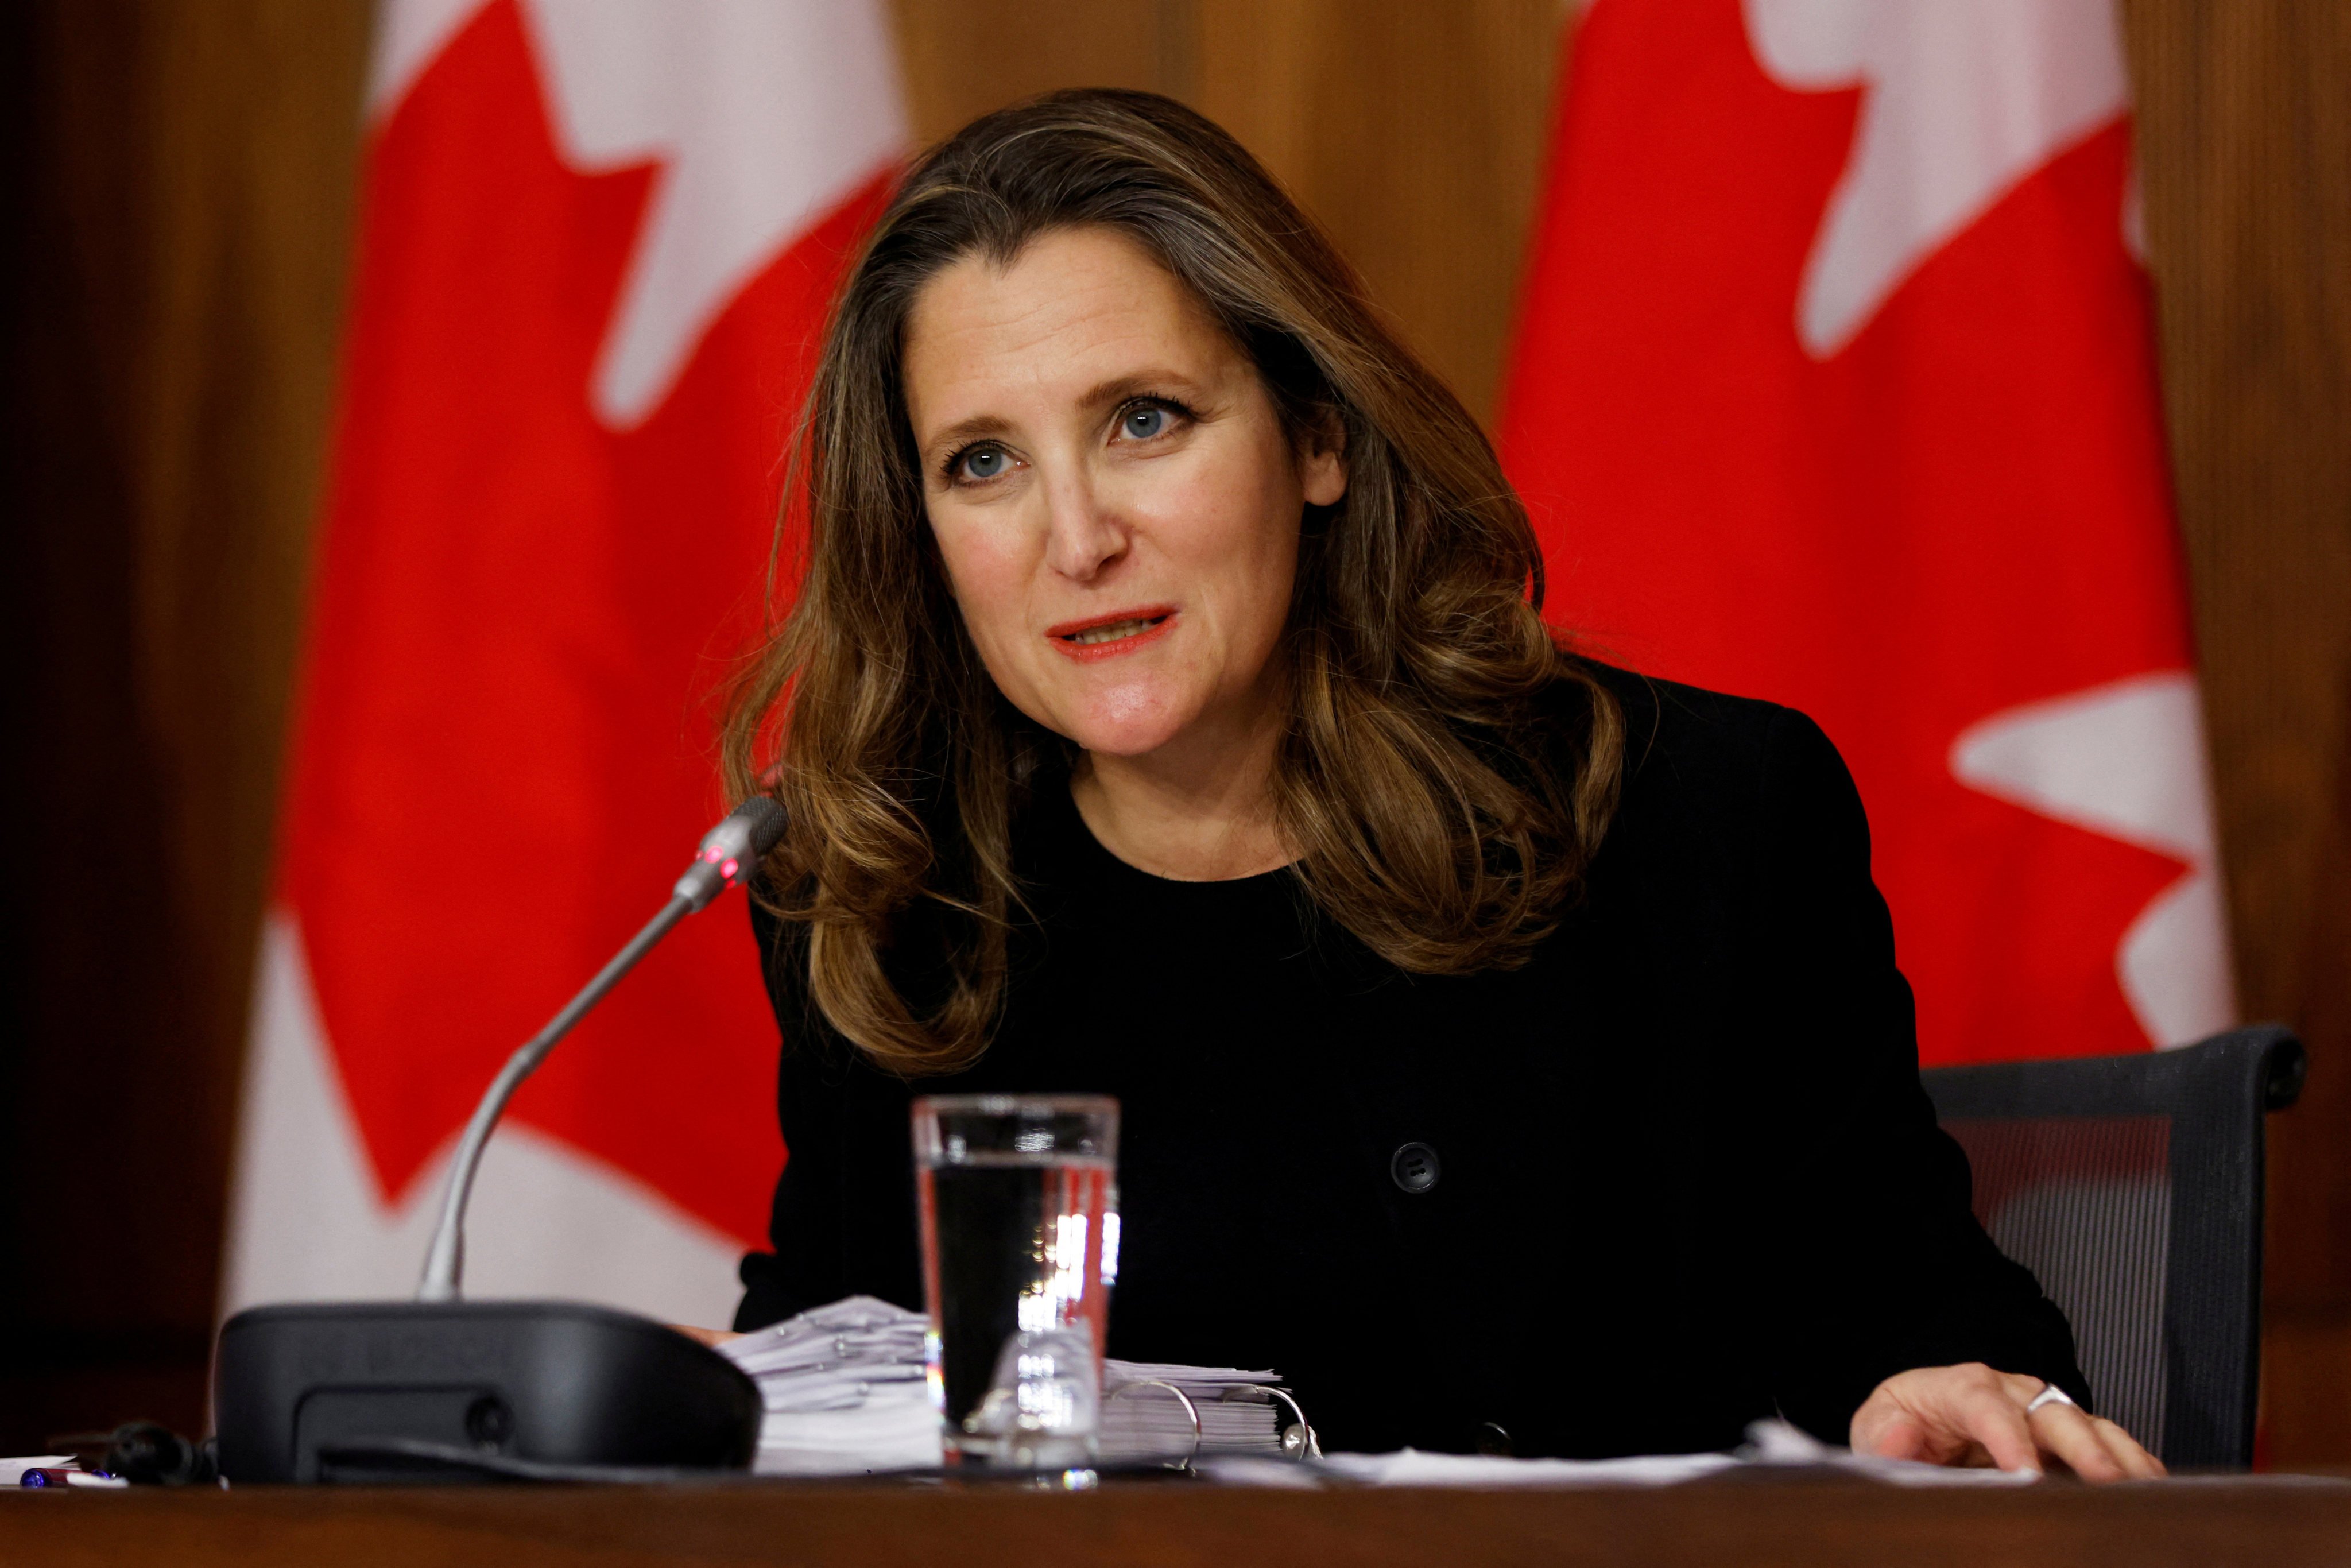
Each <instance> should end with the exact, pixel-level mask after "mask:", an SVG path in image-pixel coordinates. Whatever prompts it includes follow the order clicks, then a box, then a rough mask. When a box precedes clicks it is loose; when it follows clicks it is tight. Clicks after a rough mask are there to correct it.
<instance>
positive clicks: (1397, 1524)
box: [0, 1473, 2351, 1568]
mask: <svg viewBox="0 0 2351 1568" xmlns="http://www.w3.org/2000/svg"><path fill="white" fill-rule="evenodd" d="M82 1563H109V1564H114V1563H159V1564H172V1565H173V1568H206V1565H209V1564H214V1563H221V1564H226V1563H237V1564H253V1563H259V1564H271V1563H301V1564H304V1565H305V1568H313V1565H316V1568H373V1565H375V1564H379V1563H386V1564H388V1563H399V1564H438V1563H496V1564H498V1565H499V1568H538V1565H541V1564H566V1565H569V1564H581V1565H583V1568H584V1565H590V1564H592V1565H594V1568H628V1565H632V1564H639V1563H643V1564H653V1563H664V1564H704V1563H707V1564H720V1563H825V1564H832V1563H840V1564H855V1565H856V1568H895V1565H897V1564H902V1563H903V1564H909V1565H913V1564H920V1565H922V1568H962V1565H965V1564H968V1565H970V1568H992V1565H996V1564H1014V1563H1019V1564H1024V1565H1026V1564H1041V1563H1137V1564H1149V1565H1153V1568H1160V1565H1175V1564H1184V1565H1186V1568H1193V1565H1197V1568H1237V1565H1238V1564H1242V1563H1282V1564H1293V1565H1299V1568H1311V1565H1317V1564H1324V1563H1383V1564H1388V1563H1393V1564H1405V1565H1411V1568H1455V1565H1474V1564H1485V1563H1609V1564H1625V1565H1631V1564H1646V1563H1701V1564H1707V1565H1708V1568H1715V1565H1719V1564H1736V1563H1791V1564H1805V1565H1808V1568H1809V1565H1813V1564H1829V1565H1834V1564H1842V1563H1869V1564H1892V1565H1894V1568H1936V1565H1938V1564H1945V1563H1949V1564H1954V1565H1957V1564H1966V1565H1967V1568H1982V1565H1985V1564H2003V1565H2005V1564H2011V1563H2016V1564H2025V1563H2064V1564H2069V1565H2072V1564H2101V1563H2111V1564H2115V1565H2116V1568H2157V1565H2159V1564H2168V1563H2199V1564H2202V1563H2258V1564H2262V1565H2263V1568H2291V1565H2294V1564H2302V1563H2330V1564H2351V1481H2345V1480H2343V1479H2333V1478H2328V1479H2310V1480H2307V1481H2296V1480H2294V1479H2283V1478H2264V1479H2252V1480H2247V1479H2211V1480H2199V1479H2188V1480H2175V1481H2169V1482H2162V1483H2154V1484H2148V1485H2141V1486H2122V1487H2113V1488H2107V1489H2101V1490H2093V1489H2090V1488H2087V1487H2083V1486H2079V1485H2075V1484H2072V1483H2070V1482H2064V1481H2049V1482H2043V1484H2041V1485H2039V1486H2036V1487H2032V1488H2026V1489H2015V1490H2010V1489H1965V1490H1958V1489H1938V1490H1923V1489H1922V1490H1899V1489H1896V1488H1893V1487H1886V1486H1881V1485H1876V1484H1874V1483H1871V1482H1868V1481H1863V1480H1855V1479H1844V1478H1824V1477H1821V1476H1817V1475H1804V1474H1793V1475H1791V1474H1784V1473H1783V1474H1778V1475H1772V1476H1768V1477H1761V1478H1758V1477H1753V1476H1741V1477H1736V1478H1728V1479H1713V1480H1707V1481H1701V1482H1697V1483H1693V1484H1690V1485H1686V1486H1680V1487H1673V1488H1667V1489H1661V1490H1629V1489H1627V1490H1589V1491H1472V1490H1441V1491H1439V1490H1390V1491H1372V1490H1319V1491H1288V1490H1243V1489H1239V1488H1227V1487H1215V1486H1209V1485H1207V1484H1204V1483H1189V1482H1183V1481H1170V1482H1166V1483H1134V1484H1113V1485H1110V1486H1106V1487H1104V1488H1103V1489H1102V1490H1099V1491H1096V1492H1092V1493H1087V1494H1078V1495H1055V1494H1038V1493H1023V1492H1018V1491H1012V1490H1002V1489H998V1488H988V1487H969V1488H962V1489H947V1488H940V1487H929V1488H915V1487H904V1486H893V1487H885V1486H880V1485H875V1486H867V1487H846V1486H810V1485H804V1484H803V1485H791V1484H757V1485H737V1486H714V1487H706V1488H689V1487H674V1488H661V1489H632V1488H601V1487H600V1488H585V1487H583V1488H518V1487H517V1488H496V1489H488V1488H485V1489H470V1488H469V1489H415V1490H357V1489H353V1490H330V1489H315V1490H297V1489H283V1490H278V1489H259V1488H255V1489H246V1490H238V1491H235V1492H218V1491H212V1492H162V1491H144V1490H139V1491H128V1492H125V1491H93V1490H72V1491H52V1492H26V1493H23V1494H20V1495H16V1496H10V1497H5V1498H0V1564H5V1568H19V1565H20V1564H21V1565H24V1568H33V1565H35V1564H38V1565H41V1568H75V1565H78V1564H82Z"/></svg>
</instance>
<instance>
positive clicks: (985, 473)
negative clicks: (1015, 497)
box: [963, 446, 1004, 479]
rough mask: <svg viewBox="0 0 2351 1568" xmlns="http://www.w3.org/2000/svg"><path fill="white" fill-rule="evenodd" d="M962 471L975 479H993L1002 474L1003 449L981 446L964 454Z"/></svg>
mask: <svg viewBox="0 0 2351 1568" xmlns="http://www.w3.org/2000/svg"><path fill="white" fill-rule="evenodd" d="M963 471H964V472H965V473H966V474H967V475H969V476H971V477H972V478H975V479H993V478H995V477H996V476H998V474H1001V473H1003V472H1004V448H1002V447H1001V446H981V447H976V448H974V449H973V450H971V451H969V452H967V453H965V454H964V457H963Z"/></svg>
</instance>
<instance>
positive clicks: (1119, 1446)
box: [1102, 1360, 1297, 1459]
mask: <svg viewBox="0 0 2351 1568" xmlns="http://www.w3.org/2000/svg"><path fill="white" fill-rule="evenodd" d="M1278 1382H1280V1378H1279V1377H1278V1376H1277V1375H1275V1374H1273V1373H1271V1372H1240V1371H1237V1370H1235V1369H1233V1368H1231V1367H1208V1366H1169V1365H1165V1364H1158V1363H1152V1362H1134V1361H1115V1360H1113V1361H1109V1362H1105V1363H1104V1364H1102V1393H1103V1395H1104V1396H1105V1400H1104V1403H1103V1405H1102V1454H1103V1457H1104V1458H1113V1459H1125V1458H1150V1457H1153V1456H1155V1455H1162V1454H1165V1455H1173V1456H1175V1457H1177V1458H1181V1457H1183V1456H1185V1455H1187V1454H1189V1453H1191V1452H1192V1437H1193V1430H1192V1422H1193V1417H1194V1416H1198V1418H1199V1440H1200V1452H1202V1453H1204V1454H1207V1453H1226V1454H1264V1455H1268V1456H1272V1455H1279V1454H1280V1452H1281V1430H1282V1428H1283V1427H1288V1426H1290V1425H1291V1424H1292V1423H1294V1422H1295V1421H1296V1420H1297V1417H1296V1416H1292V1415H1291V1414H1290V1407H1289V1406H1287V1405H1283V1404H1281V1403H1280V1402H1279V1401H1278V1400H1276V1399H1275V1398H1274V1397H1273V1396H1272V1395H1270V1394H1269V1393H1267V1392H1266V1390H1267V1388H1268V1386H1269V1385H1272V1384H1275V1383H1278ZM1171 1383H1172V1384H1174V1385H1175V1386H1176V1387H1177V1388H1180V1389H1182V1390H1183V1391H1184V1396H1185V1398H1186V1399H1189V1400H1190V1401H1191V1404H1192V1407H1191V1409H1190V1410H1186V1409H1185V1407H1184V1403H1183V1401H1182V1400H1179V1399H1177V1398H1176V1397H1175V1396H1174V1395H1173V1394H1171V1393H1169V1392H1168V1391H1167V1390H1166V1389H1165V1388H1164V1387H1161V1386H1159V1385H1162V1384H1171Z"/></svg>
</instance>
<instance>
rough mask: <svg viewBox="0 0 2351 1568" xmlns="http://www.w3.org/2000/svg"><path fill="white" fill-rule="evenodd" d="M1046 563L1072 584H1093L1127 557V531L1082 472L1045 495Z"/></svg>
mask: <svg viewBox="0 0 2351 1568" xmlns="http://www.w3.org/2000/svg"><path fill="white" fill-rule="evenodd" d="M1045 507H1046V516H1045V528H1046V539H1045V559H1046V563H1047V564H1048V565H1050V567H1051V568H1052V569H1053V570H1055V571H1057V572H1059V573H1060V574H1061V576H1063V577H1066V578H1068V579H1070V580H1071V581H1072V582H1091V581H1092V580H1094V579H1095V578H1097V577H1100V576H1101V575H1102V570H1103V569H1104V568H1106V567H1108V566H1110V565H1111V564H1112V563H1113V561H1115V560H1117V559H1119V557H1121V556H1123V555H1124V554H1125V553H1126V545H1127V530H1126V526H1125V524H1124V523H1123V521H1121V520H1120V518H1119V517H1118V516H1117V515H1116V513H1115V512H1114V511H1113V509H1112V508H1111V507H1108V506H1107V505H1105V504H1104V502H1103V498H1102V496H1101V495H1100V494H1098V493H1097V492H1096V490H1095V488H1094V486H1093V485H1092V482H1091V476H1089V475H1087V474H1086V473H1084V472H1083V471H1082V470H1081V471H1080V472H1078V473H1074V474H1068V475H1064V476H1061V477H1060V478H1059V480H1058V482H1056V483H1052V484H1050V485H1048V486H1047V487H1046V492H1045Z"/></svg>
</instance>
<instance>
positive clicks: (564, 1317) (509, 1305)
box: [214, 796, 785, 1484]
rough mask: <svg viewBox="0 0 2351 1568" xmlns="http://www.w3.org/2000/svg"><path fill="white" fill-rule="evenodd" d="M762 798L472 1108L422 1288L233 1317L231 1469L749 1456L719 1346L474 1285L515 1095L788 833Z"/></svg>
mask: <svg viewBox="0 0 2351 1568" xmlns="http://www.w3.org/2000/svg"><path fill="white" fill-rule="evenodd" d="M784 827H785V816H784V811H783V808H781V807H780V806H778V805H777V804H776V803H775V802H774V801H773V800H768V799H767V798H766V797H765V796H755V797H753V798H752V799H751V800H746V801H744V802H743V804H741V805H740V806H737V807H736V808H735V810H733V811H731V812H729V813H727V815H726V820H725V821H721V822H720V823H719V824H718V825H717V826H716V827H715V828H713V829H711V830H710V831H709V832H707V833H705V835H703V840H702V843H701V845H700V847H699V848H697V849H696V850H695V856H694V862H693V863H692V864H691V865H689V866H687V867H686V869H685V873H684V875H682V876H680V877H679V878H678V879H677V882H676V883H675V885H674V886H673V887H672V888H671V889H670V897H669V902H668V903H667V904H664V905H663V906H662V910H661V913H659V914H658V915H654V916H653V919H652V920H650V921H648V922H647V923H646V924H645V926H644V929H643V930H642V931H639V932H638V933H637V934H636V936H633V937H632V938H631V939H630V941H629V944H628V946H625V947H622V949H621V950H620V952H619V953H617V954H615V955H614V956H613V957H612V960H611V962H610V963H608V964H606V965H605V966H604V967H603V968H602V969H601V970H599V971H598V972H597V975H596V977H595V978H594V979H592V980H590V981H589V982H588V984H587V985H586V986H585V987H583V988H581V989H580V994H579V995H578V996H576V997H573V998H571V1000H570V1001H569V1002H568V1003H566V1004H565V1005H564V1008H563V1010H562V1011H560V1012H559V1013H557V1014H556V1015H555V1017H554V1018H552V1019H549V1021H548V1024H547V1027H546V1028H544V1029H542V1030H539V1031H538V1033H537V1034H536V1035H533V1036H532V1037H531V1038H530V1039H529V1040H527V1041H525V1042H524V1043H523V1045H522V1046H521V1047H520V1048H519V1049H518V1050H517V1051H515V1053H514V1054H513V1055H512V1056H510V1057H508V1058H507V1063H506V1066H505V1067H503V1068H502V1069H500V1070H499V1072H498V1075H497V1077H496V1079H495V1080H493V1081H492V1082H491V1084H490V1086H489V1089H488V1090H487V1091H486V1092H485V1093H484V1094H483V1095H482V1100H481V1103H480V1104H478V1105H476V1106H475V1108H474V1114H473V1117H472V1119H471V1120H470V1121H468V1122H467V1123H466V1124H465V1136H464V1137H463V1138H461V1139H460V1140H459V1142H458V1145H457V1153H456V1157H455V1160H454V1161H453V1162H452V1164H451V1166H450V1169H449V1184H448V1186H447V1187H446V1189H445V1190H444V1192H443V1194H442V1202H441V1218H440V1223H439V1225H438V1227H437V1228H435V1229H434V1233H433V1245H432V1248H431V1250H430V1251H429V1252H427V1254H426V1255H425V1261H424V1276H423V1281H421V1282H420V1283H419V1284H418V1286H417V1290H416V1299H415V1300H414V1301H317V1302H283V1303H277V1304H273V1305H268V1306H259V1307H248V1308H246V1310H245V1311H243V1312H239V1313H237V1314H236V1315H235V1317H233V1318H231V1319H229V1321H228V1322H225V1323H224V1324H223V1325H221V1332H220V1344H219V1350H218V1354H216V1355H215V1357H214V1416H215V1422H214V1429H215V1431H216V1432H217V1434H218V1444H219V1450H218V1451H219V1456H220V1473H221V1475H222V1476H224V1477H225V1478H226V1479H229V1480H232V1481H237V1482H246V1481H356V1482H372V1483H378V1484H381V1483H383V1482H396V1481H413V1480H450V1479H476V1480H479V1479H493V1478H500V1477H503V1478H505V1479H516V1478H517V1477H520V1478H525V1479H606V1480H611V1479H640V1480H641V1479H648V1478H650V1477H654V1476H666V1475H687V1474H693V1473H696V1472H701V1473H707V1471H709V1470H710V1469H743V1468H745V1467H746V1466H747V1465H748V1464H749V1463H750V1462H751V1456H752V1454H753V1452H754V1450H755V1449H756V1448H757V1447H758V1438H759V1422H760V1417H761V1403H760V1398H759V1391H758V1386H757V1385H755V1384H753V1383H752V1381H751V1379H750V1378H749V1377H748V1376H747V1375H745V1374H744V1373H743V1371H742V1369H741V1368H739V1367H737V1366H736V1365H735V1364H734V1363H733V1362H730V1361H728V1360H727V1359H726V1357H725V1356H723V1355H720V1354H718V1353H717V1352H716V1351H714V1350H711V1349H709V1348H708V1347H707V1346H705V1345H702V1344H699V1343H695V1341H693V1340H691V1339H688V1338H687V1337H686V1336H685V1335H684V1334H680V1333H673V1332H671V1331H670V1330H669V1329H668V1328H666V1327H664V1326H663V1325H662V1324H660V1323H657V1322H652V1321H651V1320H649V1319H646V1318H642V1317H638V1316H636V1315H634V1314H633V1313H629V1312H616V1311H614V1310H612V1309H611V1308H608V1307H598V1306H590V1305H589V1304H587V1303H585V1302H580V1301H464V1300H461V1299H460V1297H461V1291H460V1281H461V1280H462V1278H463V1275H464V1272H465V1206H466V1203H467V1201H468V1199H470V1198H471V1197H472V1196H473V1190H474V1176H475V1172H476V1171H477V1170H478V1169H479V1168H480V1166H481V1163H482V1151H483V1149H484V1148H485V1147H486V1145H488V1143H489V1140H490V1134H492V1133H493V1132H495V1131H496V1128H497V1124H498V1118H499V1117H500V1116H501V1115H503V1114H504V1113H505V1112H506V1108H507V1102H508V1101H510V1100H511V1099H513V1098H514V1092H515V1091H516V1090H517V1089H518V1088H520V1087H521V1086H522V1083H523V1081H524V1080H525V1079H527V1078H528V1077H529V1076H530V1075H531V1074H532V1073H533V1072H535V1071H538V1068H539V1065H540V1064H541V1063H542V1062H544V1061H546V1060H547V1058H548V1055H549V1052H551V1051H554V1049H555V1047H556V1045H557V1044H558V1042H559V1041H560V1040H562V1039H563V1037H564V1036H565V1035H567V1034H569V1033H570V1032H571V1030H572V1028H573V1026H575V1025H576V1024H578V1023H579V1022H580V1019H583V1018H585V1017H586V1016H587V1015H588V1013H589V1011H590V1009H592V1008H594V1007H595V1006H596V1004H597V1003H598V1002H600V1001H601V1000H603V998H604V996H605V994H606V993H607V992H609V991H611V988H613V987H614V986H616V985H618V984H619V983H620V981H621V978H622V977H623V976H625V975H626V974H628V972H629V971H630V970H631V969H633V968H635V967H636V966H637V964H638V962H639V960H641V959H643V957H644V956H645V955H646V954H647V953H650V952H651V951H653V947H654V946H655V945H656V944H657V943H659V942H660V941H661V939H662V938H663V937H664V936H668V935H669V933H670V931H671V929H672V928H673V927H674V926H675V925H677V923H678V922H679V921H681V920H684V918H685V917H686V916H687V915H692V914H694V913H695V911H696V910H700V909H705V908H707V907H708V906H709V905H710V904H711V902H712V901H713V900H714V899H716V898H717V897H718V895H719V894H722V893H724V892H726V890H727V889H728V888H730V887H733V886H735V885H736V884H737V883H741V882H743V881H745V880H747V878H748V877H749V876H750V874H751V873H752V872H754V871H756V870H757V869H758V865H759V862H761V861H763V860H764V859H766V858H767V855H768V851H770V850H772V849H774V848H775V847H776V844H777V841H778V840H780V839H781V838H782V837H783V836H784Z"/></svg>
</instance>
